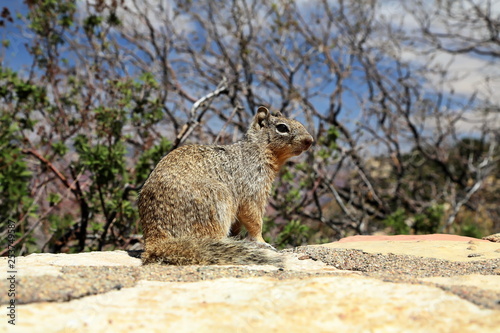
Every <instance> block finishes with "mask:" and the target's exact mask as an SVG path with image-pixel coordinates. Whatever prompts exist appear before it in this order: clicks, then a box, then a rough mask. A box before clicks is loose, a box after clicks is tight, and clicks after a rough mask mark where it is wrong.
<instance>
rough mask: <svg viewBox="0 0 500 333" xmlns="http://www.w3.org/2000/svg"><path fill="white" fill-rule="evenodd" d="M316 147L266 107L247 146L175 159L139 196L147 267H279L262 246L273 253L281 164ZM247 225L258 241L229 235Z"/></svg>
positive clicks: (197, 149)
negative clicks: (271, 230)
mask: <svg viewBox="0 0 500 333" xmlns="http://www.w3.org/2000/svg"><path fill="white" fill-rule="evenodd" d="M312 143H313V138H312V136H311V135H310V134H309V133H308V132H307V130H306V129H305V127H304V126H303V125H302V124H301V123H299V122H298V121H295V120H292V119H287V118H284V117H283V116H282V115H281V113H277V114H275V115H271V114H270V112H269V110H268V109H267V108H265V107H263V106H261V107H259V109H258V110H257V114H256V115H255V117H254V119H253V121H252V124H251V126H250V128H249V129H248V131H247V133H246V135H245V137H244V139H243V140H242V141H239V142H236V143H234V144H231V145H206V146H204V145H186V146H182V147H180V148H177V149H175V150H173V151H172V152H170V153H169V154H167V155H166V156H165V157H163V159H162V160H161V161H160V162H159V163H158V165H157V166H156V168H155V169H154V170H153V171H152V172H151V174H150V175H149V177H148V179H147V180H146V182H145V183H144V186H143V187H142V189H141V191H140V194H139V202H138V206H139V215H140V221H141V224H142V229H143V232H144V242H145V250H144V253H143V254H142V260H143V263H144V264H148V263H166V264H173V265H192V264H199V265H210V264H222V265H224V264H252V263H253V264H278V265H279V264H280V261H281V260H280V259H278V256H273V255H270V251H266V250H262V249H260V248H259V247H265V246H262V245H267V246H269V247H271V246H270V245H268V244H267V243H266V242H265V241H264V239H263V238H262V218H263V214H264V209H265V206H266V204H267V201H268V198H269V194H270V190H271V186H272V183H273V181H274V178H275V177H276V175H277V173H278V171H279V169H280V168H281V166H282V165H283V164H284V163H285V161H286V160H287V159H288V158H290V157H292V156H296V155H299V154H300V153H302V152H303V151H305V150H307V149H309V147H310V146H311V144H312ZM241 226H244V227H245V228H246V230H247V231H248V238H249V239H250V240H251V241H254V242H249V241H238V240H235V239H233V238H230V237H229V236H231V235H236V234H238V233H239V231H240V228H241ZM256 245H258V246H256ZM271 248H272V247H271Z"/></svg>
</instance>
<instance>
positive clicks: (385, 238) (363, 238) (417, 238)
mask: <svg viewBox="0 0 500 333" xmlns="http://www.w3.org/2000/svg"><path fill="white" fill-rule="evenodd" d="M423 240H426V241H455V242H470V241H475V242H476V241H477V242H486V240H482V239H478V238H473V237H465V236H458V235H448V234H430V235H394V236H385V235H383V236H382V235H381V236H364V235H357V236H350V237H345V238H342V239H341V240H339V243H348V242H376V241H423Z"/></svg>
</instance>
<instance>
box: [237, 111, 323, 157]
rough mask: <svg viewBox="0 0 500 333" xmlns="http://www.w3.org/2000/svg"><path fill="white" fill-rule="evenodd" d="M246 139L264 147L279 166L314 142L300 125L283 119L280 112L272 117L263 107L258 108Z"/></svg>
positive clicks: (291, 120)
mask: <svg viewBox="0 0 500 333" xmlns="http://www.w3.org/2000/svg"><path fill="white" fill-rule="evenodd" d="M246 137H247V140H249V141H252V142H258V143H262V144H263V145H266V146H267V148H268V149H269V150H270V151H271V152H272V154H273V155H274V156H275V157H276V158H277V160H278V161H279V164H280V165H282V164H283V163H284V162H285V161H286V160H287V159H288V158H290V157H292V156H297V155H300V154H301V153H302V152H303V151H306V150H307V149H309V147H311V145H312V144H313V142H314V139H313V137H312V136H311V134H309V132H307V130H306V128H305V127H304V126H303V125H302V124H301V123H299V122H298V121H296V120H293V119H288V118H285V117H283V115H282V114H281V113H280V112H277V113H275V114H274V115H272V114H271V113H270V112H269V110H268V109H267V108H265V107H264V106H260V107H259V108H258V110H257V114H256V115H255V117H254V119H253V121H252V124H251V125H250V128H249V129H248V131H247V135H246Z"/></svg>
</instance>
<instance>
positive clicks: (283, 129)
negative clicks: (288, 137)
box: [276, 124, 290, 133]
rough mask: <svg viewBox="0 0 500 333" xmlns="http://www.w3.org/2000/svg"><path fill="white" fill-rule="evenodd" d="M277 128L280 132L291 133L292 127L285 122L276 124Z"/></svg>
mask: <svg viewBox="0 0 500 333" xmlns="http://www.w3.org/2000/svg"><path fill="white" fill-rule="evenodd" d="M276 129H277V130H278V132H279V133H290V129H289V128H288V126H286V125H285V124H278V125H276Z"/></svg>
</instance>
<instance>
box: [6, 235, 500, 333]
mask: <svg viewBox="0 0 500 333" xmlns="http://www.w3.org/2000/svg"><path fill="white" fill-rule="evenodd" d="M384 237H385V236H384ZM405 237H406V238H405ZM440 237H441V238H440ZM429 249H431V250H429ZM465 254H481V255H480V256H468V255H465ZM281 255H283V256H285V257H286V267H285V268H284V269H279V268H277V267H274V266H210V267H207V266H185V267H173V266H158V265H149V266H141V262H140V259H138V258H135V257H133V256H131V255H129V253H127V252H125V251H112V252H91V253H81V254H73V255H67V254H55V255H54V254H36V255H30V256H27V257H20V258H17V271H18V273H17V276H16V279H17V285H16V293H17V294H16V325H15V326H13V325H9V324H8V323H7V320H6V319H5V318H4V319H3V320H2V321H1V322H0V332H129V331H137V332H332V331H337V332H346V331H349V332H495V331H497V330H498V328H499V327H500V287H499V286H500V256H498V255H500V244H499V243H495V242H491V241H490V242H488V241H481V240H477V239H469V238H460V237H457V236H454V237H451V238H450V237H449V235H446V236H443V235H429V236H425V237H421V238H419V237H416V238H415V237H414V236H399V237H394V238H383V237H380V236H373V237H371V238H370V237H369V238H366V236H364V237H362V238H361V240H360V238H357V239H351V240H349V239H344V240H342V241H341V242H335V243H330V244H326V245H323V246H307V247H300V248H297V249H294V250H287V251H284V252H283V253H282V254H281ZM0 259H1V260H0V262H2V264H4V266H5V267H6V265H7V263H6V260H7V259H6V258H0ZM0 286H1V287H2V288H3V289H2V290H7V289H8V287H9V286H8V282H7V281H2V282H0ZM8 302H9V299H8V298H7V295H6V293H4V292H3V293H0V303H1V304H2V308H4V309H5V306H6V304H8Z"/></svg>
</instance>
